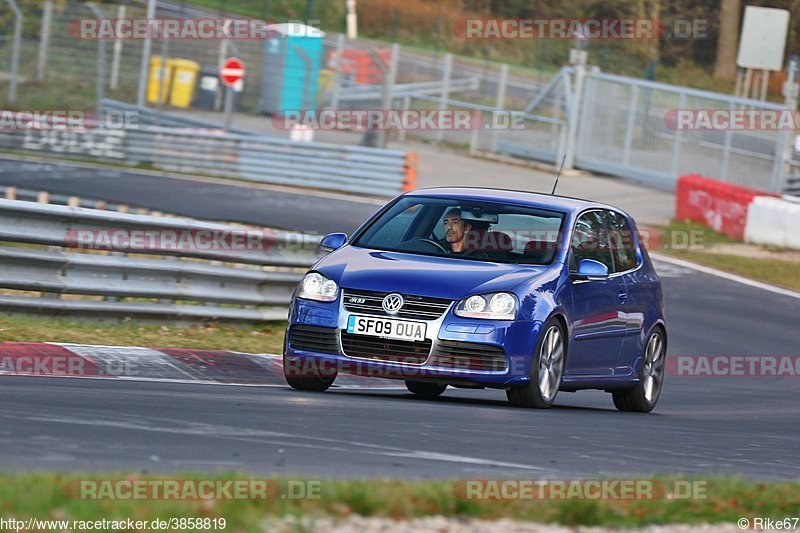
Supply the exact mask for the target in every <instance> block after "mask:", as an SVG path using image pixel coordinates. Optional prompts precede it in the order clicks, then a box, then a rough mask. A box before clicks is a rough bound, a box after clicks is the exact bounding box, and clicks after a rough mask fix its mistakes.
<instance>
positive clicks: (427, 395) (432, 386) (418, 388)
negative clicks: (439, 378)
mask: <svg viewBox="0 0 800 533" xmlns="http://www.w3.org/2000/svg"><path fill="white" fill-rule="evenodd" d="M406 388H407V389H408V390H409V392H412V393H414V395H416V396H419V397H420V398H423V399H425V400H435V399H436V398H438V397H439V396H441V395H442V393H443V392H444V391H445V389H446V388H447V385H439V384H438V383H426V382H424V381H406Z"/></svg>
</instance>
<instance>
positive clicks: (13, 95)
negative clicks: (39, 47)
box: [6, 0, 22, 104]
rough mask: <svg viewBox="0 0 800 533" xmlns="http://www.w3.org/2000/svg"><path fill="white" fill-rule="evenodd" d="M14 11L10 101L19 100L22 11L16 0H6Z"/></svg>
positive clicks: (9, 86)
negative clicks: (18, 83)
mask: <svg viewBox="0 0 800 533" xmlns="http://www.w3.org/2000/svg"><path fill="white" fill-rule="evenodd" d="M6 2H7V3H8V5H9V6H11V10H12V11H13V12H14V19H15V20H14V45H13V48H12V50H11V74H10V78H9V84H8V103H9V104H13V103H14V102H16V101H17V82H18V81H19V80H18V79H17V78H18V77H19V47H20V41H21V39H22V11H20V10H19V6H17V2H16V1H15V0H6Z"/></svg>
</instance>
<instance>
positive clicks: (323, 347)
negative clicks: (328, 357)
mask: <svg viewBox="0 0 800 533" xmlns="http://www.w3.org/2000/svg"><path fill="white" fill-rule="evenodd" d="M289 345H290V346H291V347H292V349H294V350H305V351H308V352H317V353H333V354H335V353H339V342H338V340H337V338H336V328H323V327H320V326H309V325H307V324H295V325H294V326H291V327H289Z"/></svg>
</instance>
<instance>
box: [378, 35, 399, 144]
mask: <svg viewBox="0 0 800 533" xmlns="http://www.w3.org/2000/svg"><path fill="white" fill-rule="evenodd" d="M399 60H400V45H399V44H397V43H394V44H393V45H392V57H391V59H390V60H389V65H388V67H389V69H388V71H384V74H383V90H382V92H381V109H382V110H383V112H384V113H388V111H389V109H390V108H391V107H392V100H393V94H392V93H393V91H394V82H395V80H396V79H397V62H398V61H399ZM388 141H389V132H388V131H386V130H385V129H382V130H380V132H379V137H378V146H379V147H381V148H386V145H387V143H388Z"/></svg>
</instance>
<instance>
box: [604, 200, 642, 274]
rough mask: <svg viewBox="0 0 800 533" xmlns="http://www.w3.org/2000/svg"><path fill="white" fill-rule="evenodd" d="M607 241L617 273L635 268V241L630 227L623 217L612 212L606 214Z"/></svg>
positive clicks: (636, 262) (636, 260)
mask: <svg viewBox="0 0 800 533" xmlns="http://www.w3.org/2000/svg"><path fill="white" fill-rule="evenodd" d="M607 216H608V225H609V239H610V240H611V249H612V252H613V254H614V262H615V264H616V271H617V272H625V271H626V270H631V269H633V268H636V265H637V264H638V263H639V259H638V257H637V255H636V241H635V240H634V238H633V230H632V229H631V225H630V223H629V222H628V219H626V218H625V217H624V216H622V215H621V214H619V213H615V212H613V211H608V212H607Z"/></svg>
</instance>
